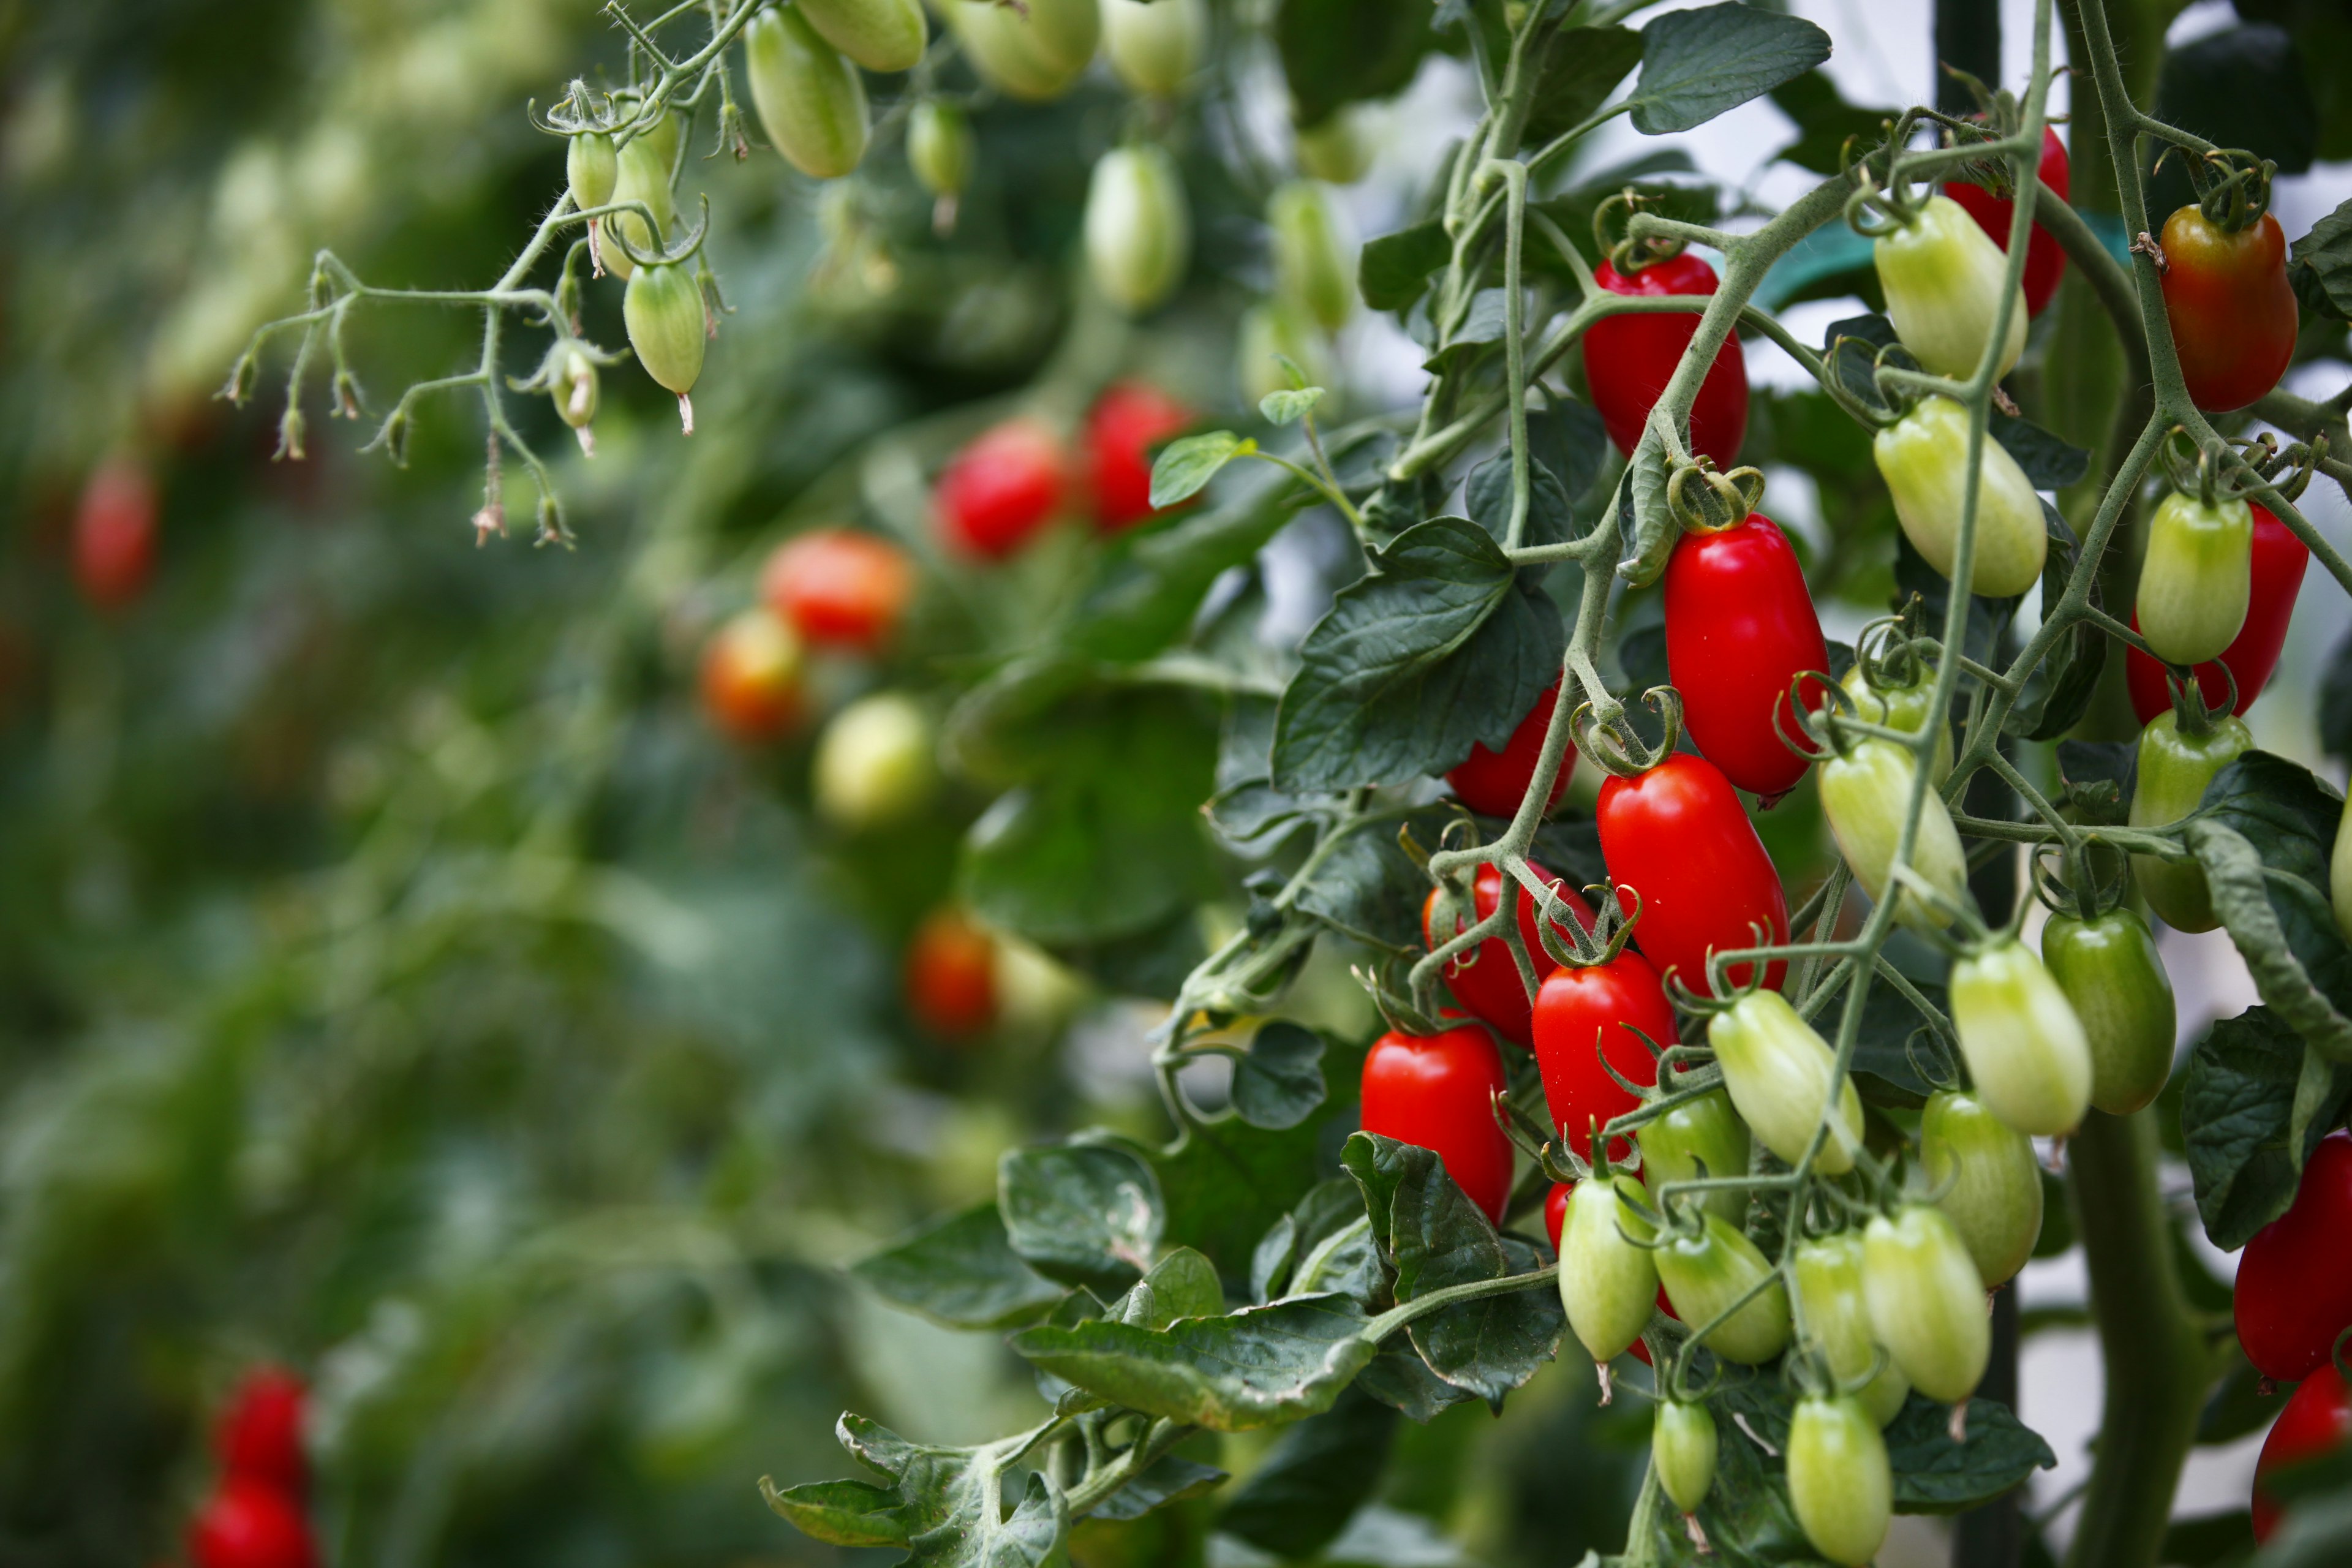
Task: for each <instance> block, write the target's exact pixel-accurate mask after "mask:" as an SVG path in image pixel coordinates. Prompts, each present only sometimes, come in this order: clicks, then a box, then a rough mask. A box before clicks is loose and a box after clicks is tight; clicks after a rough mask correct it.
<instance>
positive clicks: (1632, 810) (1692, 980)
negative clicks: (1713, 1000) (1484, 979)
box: [1597, 752, 1789, 995]
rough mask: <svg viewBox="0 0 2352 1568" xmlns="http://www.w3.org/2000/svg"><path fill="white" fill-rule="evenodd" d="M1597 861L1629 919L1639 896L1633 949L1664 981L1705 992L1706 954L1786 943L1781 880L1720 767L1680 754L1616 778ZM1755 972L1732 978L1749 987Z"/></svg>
mask: <svg viewBox="0 0 2352 1568" xmlns="http://www.w3.org/2000/svg"><path fill="white" fill-rule="evenodd" d="M1597 815H1598V816H1599V818H1600V826H1601V855H1602V856H1603V857H1604V858H1606V859H1607V860H1608V862H1609V875H1610V877H1611V878H1612V879H1613V880H1614V881H1615V882H1616V883H1617V888H1618V900H1619V902H1620V903H1622V905H1623V906H1624V909H1625V911H1626V913H1628V914H1631V913H1632V912H1633V904H1634V898H1633V896H1634V895H1635V894H1636V893H1638V894H1640V895H1641V908H1642V918H1641V923H1640V924H1638V925H1636V926H1635V927H1634V928H1633V942H1634V944H1635V945H1636V946H1638V947H1639V948H1640V949H1641V950H1642V952H1643V956H1645V957H1646V958H1648V959H1649V961H1650V963H1652V964H1654V966H1655V967H1656V969H1657V971H1658V975H1659V978H1660V979H1661V980H1664V979H1665V978H1667V977H1669V976H1671V975H1673V974H1675V973H1676V972H1677V971H1679V972H1680V973H1681V976H1682V982H1683V984H1685V985H1687V986H1689V987H1690V988H1691V989H1692V990H1693V991H1695V992H1697V993H1699V994H1702V995H1703V994H1706V989H1707V980H1706V955H1707V953H1708V952H1709V951H1710V950H1713V949H1718V948H1719V949H1723V950H1725V951H1728V950H1730V949H1733V948H1740V947H1755V946H1759V945H1760V944H1759V942H1758V940H1757V937H1756V934H1755V932H1754V931H1752V930H1750V929H1749V928H1750V927H1751V926H1752V925H1762V926H1764V927H1765V928H1766V931H1765V936H1764V939H1763V940H1764V941H1765V942H1786V941H1788V940H1789V900H1788V895H1787V894H1786V893H1784V892H1782V891H1781V889H1780V873H1779V872H1777V871H1775V870H1774V869H1773V868H1772V858H1771V857H1770V856H1769V855H1767V854H1766V853H1764V841H1763V840H1762V839H1760V838H1759V837H1756V825H1755V824H1753V823H1751V822H1749V821H1748V813H1747V812H1746V811H1745V810H1743V809H1741V807H1740V805H1739V796H1738V794H1737V793H1736V792H1735V791H1734V790H1733V789H1732V787H1731V781H1730V780H1728V779H1727V778H1725V777H1724V776H1723V772H1722V770H1721V769H1719V768H1717V766H1716V765H1715V764H1714V763H1710V762H1708V761H1706V759H1705V758H1703V757H1694V756H1692V755H1690V754H1689V753H1688V752H1676V753H1675V755H1673V756H1670V757H1667V758H1666V759H1665V760H1664V761H1663V762H1661V763H1658V765H1657V766H1656V767H1654V768H1652V769H1650V770H1649V771H1648V772H1647V773H1641V774H1638V775H1636V776H1635V777H1633V778H1630V779H1626V778H1619V777H1617V776H1615V775H1614V774H1612V775H1611V777H1610V779H1609V781H1608V782H1607V783H1606V784H1602V785H1601V801H1600V805H1599V806H1598V808H1597ZM1785 967H1786V965H1784V964H1781V963H1774V964H1773V965H1772V966H1771V969H1770V971H1769V973H1767V975H1766V976H1765V984H1768V985H1771V986H1773V987H1775V988H1777V987H1778V986H1779V985H1780V978H1781V971H1782V970H1783V969H1784V968H1785ZM1754 968H1755V966H1754V965H1753V964H1747V963H1742V964H1738V965H1735V966H1734V967H1733V969H1732V971H1731V976H1730V977H1731V979H1732V980H1733V981H1734V982H1735V983H1741V984H1744V983H1745V981H1746V980H1747V978H1748V976H1749V974H1751V973H1752V972H1753V971H1754Z"/></svg>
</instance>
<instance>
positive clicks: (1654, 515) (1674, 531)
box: [1617, 11, 1693, 588]
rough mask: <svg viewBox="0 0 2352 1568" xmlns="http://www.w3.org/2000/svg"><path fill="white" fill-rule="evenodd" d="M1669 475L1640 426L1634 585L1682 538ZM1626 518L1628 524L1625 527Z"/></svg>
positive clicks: (1628, 500) (1652, 435)
mask: <svg viewBox="0 0 2352 1568" xmlns="http://www.w3.org/2000/svg"><path fill="white" fill-rule="evenodd" d="M1692 14H1693V13H1689V12H1681V11H1678V12H1675V16H1688V15H1692ZM1672 477H1673V476H1672V474H1671V473H1670V472H1669V470H1668V468H1667V466H1666V448H1665V445H1664V442H1662V441H1660V440H1659V439H1658V433H1657V432H1656V431H1655V430H1653V429H1651V428H1649V427H1648V426H1643V430H1642V438H1641V439H1640V440H1639V441H1637V442H1635V443H1634V445H1633V458H1632V460H1631V461H1629V462H1628V463H1627V464H1626V466H1625V479H1624V489H1622V491H1621V492H1620V502H1619V513H1618V519H1619V521H1618V528H1619V531H1620V533H1621V535H1622V537H1621V539H1620V541H1619V548H1620V550H1621V551H1622V557H1623V558H1622V560H1621V561H1620V563H1618V567H1617V571H1618V574H1619V575H1621V576H1622V577H1623V578H1624V579H1625V580H1626V581H1627V582H1628V583H1631V584H1633V586H1635V587H1637V588H1640V587H1646V586H1648V585H1649V584H1652V583H1654V582H1656V581H1657V580H1658V575H1659V574H1661V573H1663V572H1664V571H1665V569H1666V557H1667V556H1669V555H1671V554H1673V553H1674V548H1675V542H1676V541H1677V540H1679V539H1681V537H1682V528H1681V525H1680V524H1678V523H1676V522H1675V517H1674V513H1673V512H1671V511H1669V510H1666V481H1667V480H1668V479H1670V478H1672ZM1628 518H1630V519H1631V521H1632V526H1631V527H1627V526H1626V521H1627V519H1628Z"/></svg>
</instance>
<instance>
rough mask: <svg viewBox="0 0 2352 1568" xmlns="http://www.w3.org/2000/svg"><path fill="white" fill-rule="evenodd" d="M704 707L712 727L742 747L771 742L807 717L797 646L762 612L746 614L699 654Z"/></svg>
mask: <svg viewBox="0 0 2352 1568" xmlns="http://www.w3.org/2000/svg"><path fill="white" fill-rule="evenodd" d="M701 681H702V707H703V711H704V712H705V713H706V714H708V715H709V719H710V721H711V723H713V724H714V725H716V726H717V727H718V728H719V731H720V732H721V733H723V734H725V735H727V736H728V737H729V738H730V739H731V740H736V741H740V742H744V743H746V744H754V745H755V744H758V743H760V742H766V741H772V740H774V739H776V738H777V737H778V736H780V735H782V733H783V732H784V731H787V730H789V729H791V728H792V727H793V725H794V724H796V723H798V722H799V721H800V720H801V716H802V715H803V712H805V711H806V699H805V697H804V695H803V692H802V689H801V643H800V638H798V637H794V636H793V630H792V628H791V627H790V626H786V625H784V623H783V622H782V621H780V620H778V619H777V618H776V617H775V616H773V615H772V614H771V613H769V612H768V611H767V610H765V609H762V608H758V607H754V608H752V609H749V610H745V611H744V612H742V613H741V614H740V615H739V616H735V618H734V619H732V620H730V621H729V622H728V623H727V624H726V625H724V626H720V627H719V630H718V631H717V632H715V633H713V634H712V636H711V638H710V640H709V642H708V643H706V644H704V645H703V648H702V676H701Z"/></svg>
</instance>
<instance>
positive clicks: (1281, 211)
mask: <svg viewBox="0 0 2352 1568" xmlns="http://www.w3.org/2000/svg"><path fill="white" fill-rule="evenodd" d="M1265 216H1266V222H1267V223H1268V224H1269V225H1270V226H1272V227H1273V230H1274V287H1275V291H1276V293H1277V294H1279V295H1281V296H1282V297H1283V298H1284V299H1286V300H1291V301H1293V302H1295V303H1296V304H1297V305H1298V306H1299V307H1300V308H1301V309H1303V310H1306V312H1307V314H1308V315H1310V316H1312V317H1314V318H1315V321H1316V322H1317V323H1318V325H1319V326H1321V327H1322V328H1323V330H1324V331H1328V332H1336V331H1339V329H1340V328H1341V327H1344V326H1346V325H1347V324H1348V318H1349V317H1350V316H1352V315H1354V314H1355V311H1356V240H1355V236H1354V235H1353V234H1352V233H1350V232H1349V228H1348V220H1347V218H1346V216H1344V215H1342V214H1341V213H1340V212H1339V209H1338V208H1337V207H1336V206H1334V205H1332V202H1331V197H1330V195H1329V193H1328V191H1326V190H1325V189H1324V187H1323V186H1321V185H1319V184H1316V183H1315V182H1313V181H1312V180H1292V181H1290V182H1288V183H1287V184H1284V185H1282V186H1281V187H1279V188H1278V189H1276V192H1275V193H1274V195H1272V196H1271V197H1270V198H1268V199H1267V202H1266V205H1265Z"/></svg>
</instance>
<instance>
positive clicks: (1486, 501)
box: [1463, 433, 1576, 545]
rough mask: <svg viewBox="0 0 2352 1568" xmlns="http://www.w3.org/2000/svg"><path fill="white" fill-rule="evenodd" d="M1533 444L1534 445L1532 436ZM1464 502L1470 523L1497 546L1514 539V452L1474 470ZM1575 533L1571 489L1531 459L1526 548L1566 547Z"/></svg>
mask: <svg viewBox="0 0 2352 1568" xmlns="http://www.w3.org/2000/svg"><path fill="white" fill-rule="evenodd" d="M1529 441H1530V444H1532V442H1533V436H1532V433H1531V434H1530V436H1529ZM1463 503H1464V505H1465V506H1466V507H1467V508H1468V510H1469V512H1470V521H1473V522H1475V523H1476V524H1477V525H1478V526H1479V527H1481V528H1483V529H1485V530H1486V531H1487V532H1488V533H1490V534H1492V535H1494V538H1495V542H1496V543H1497V544H1501V543H1504V542H1506V541H1507V539H1508V538H1509V537H1510V529H1511V455H1510V453H1508V452H1501V453H1497V454H1496V456H1494V457H1492V458H1488V459H1487V460H1486V461H1485V462H1483V463H1481V464H1479V465H1478V466H1477V467H1476V468H1473V469H1471V470H1470V480H1469V483H1468V485H1467V486H1466V487H1465V489H1464V492H1463ZM1575 534H1576V517H1575V512H1574V509H1573V508H1572V507H1571V506H1570V503H1569V492H1568V489H1567V487H1566V486H1564V485H1562V484H1561V483H1560V482H1559V476H1557V475H1556V474H1554V473H1553V472H1552V471H1551V470H1550V469H1549V468H1546V467H1545V466H1544V465H1543V464H1542V463H1541V462H1540V461H1538V460H1537V459H1535V458H1529V459H1528V523H1527V529H1526V531H1525V532H1524V533H1522V534H1521V536H1520V539H1519V542H1520V543H1521V544H1522V545H1530V544H1565V543H1567V542H1568V541H1569V540H1570V539H1572V538H1574V537H1575Z"/></svg>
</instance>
